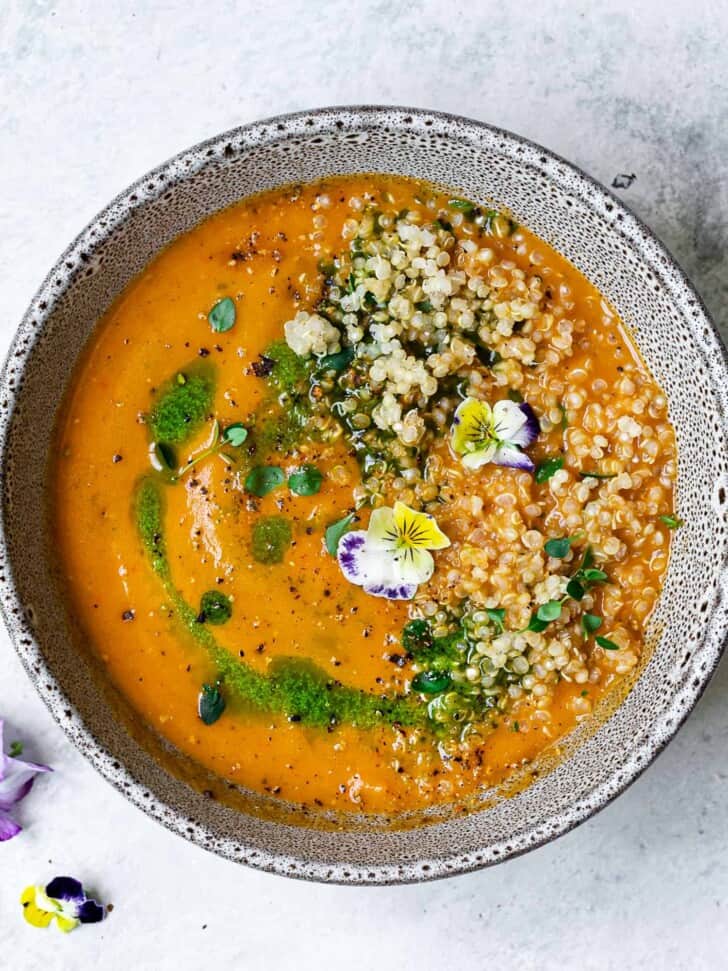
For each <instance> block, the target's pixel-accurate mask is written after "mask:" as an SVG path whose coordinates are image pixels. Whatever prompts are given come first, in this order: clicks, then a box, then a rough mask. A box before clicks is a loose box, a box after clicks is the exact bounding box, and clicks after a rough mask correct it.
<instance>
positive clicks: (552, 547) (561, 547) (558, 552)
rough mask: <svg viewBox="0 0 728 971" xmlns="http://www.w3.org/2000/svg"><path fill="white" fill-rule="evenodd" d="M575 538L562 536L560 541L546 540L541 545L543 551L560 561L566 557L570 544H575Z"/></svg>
mask: <svg viewBox="0 0 728 971" xmlns="http://www.w3.org/2000/svg"><path fill="white" fill-rule="evenodd" d="M575 540H576V536H564V537H562V538H561V539H548V540H546V542H545V543H544V545H543V548H544V550H546V552H547V553H548V555H549V556H553V557H554V559H557V560H562V559H563V558H564V557H565V556H567V555H568V553H569V550H570V549H571V544H572V543H573V542H575Z"/></svg>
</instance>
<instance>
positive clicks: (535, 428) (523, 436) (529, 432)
mask: <svg viewBox="0 0 728 971" xmlns="http://www.w3.org/2000/svg"><path fill="white" fill-rule="evenodd" d="M518 407H519V408H520V409H521V411H522V412H523V414H524V415H525V416H526V422H525V424H524V425H523V426H522V428H521V430H520V432H519V437H518V438H512V439H511V443H512V444H513V445H520V446H521V448H526V447H527V446H528V445H533V443H534V442H535V441H536V439H537V438H538V436H539V432H540V431H541V426H540V424H539V421H538V418H537V417H536V415H535V413H534V410H533V408H532V407H531V406H530V405H529V403H528V402H527V401H522V402H521V403H520V404H519V406H518Z"/></svg>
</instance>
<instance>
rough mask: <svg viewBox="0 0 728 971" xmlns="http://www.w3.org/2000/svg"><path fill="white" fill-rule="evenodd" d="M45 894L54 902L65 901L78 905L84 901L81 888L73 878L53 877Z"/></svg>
mask: <svg viewBox="0 0 728 971" xmlns="http://www.w3.org/2000/svg"><path fill="white" fill-rule="evenodd" d="M45 892H46V894H47V895H48V896H49V897H53V898H55V899H56V900H67V901H71V902H73V903H76V904H79V905H80V904H82V903H83V902H84V900H85V899H86V895H85V894H84V892H83V886H82V885H81V884H80V883H79V881H78V880H74V878H73V877H54V878H53V879H52V880H51V882H50V883H49V884H48V886H47V887H46V888H45Z"/></svg>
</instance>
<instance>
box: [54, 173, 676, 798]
mask: <svg viewBox="0 0 728 971" xmlns="http://www.w3.org/2000/svg"><path fill="white" fill-rule="evenodd" d="M57 441H58V449H57V455H56V456H55V458H54V461H55V466H56V468H55V478H54V481H55V495H54V504H53V521H54V529H55V534H56V540H57V548H58V554H59V557H60V561H61V567H62V572H63V574H64V576H65V580H66V583H67V588H68V597H69V602H70V605H71V610H72V612H73V613H74V616H75V618H76V620H77V621H78V624H79V625H80V627H81V629H82V631H83V632H84V637H85V640H87V641H88V643H89V644H90V645H91V648H92V649H93V650H94V651H95V652H96V654H97V655H98V657H99V659H100V661H101V663H102V664H103V666H104V668H105V670H106V672H107V674H108V678H109V679H111V680H112V682H113V683H114V684H115V685H116V686H117V687H118V689H119V690H120V691H121V692H122V694H123V695H124V696H125V697H126V699H127V700H128V701H129V702H130V704H131V706H132V708H133V709H134V710H135V711H136V712H137V713H138V717H139V719H141V720H143V721H144V722H146V723H147V724H148V725H150V726H152V728H153V729H154V730H155V731H156V732H157V733H159V734H160V735H161V736H162V737H163V738H165V739H166V740H168V741H169V742H171V743H172V745H173V746H174V747H176V748H177V749H178V750H180V751H181V752H183V753H185V754H186V755H188V756H191V757H192V759H193V760H195V762H196V763H198V764H200V765H201V766H202V767H204V768H205V769H207V770H211V771H212V772H213V773H215V774H216V775H217V776H219V777H221V778H223V779H225V780H229V781H230V782H232V783H235V784H238V785H241V786H245V787H249V788H251V789H253V790H256V791H259V792H263V793H270V794H273V795H276V796H278V797H280V798H281V799H284V800H288V801H290V802H293V803H298V804H300V803H303V804H305V805H307V806H314V807H325V808H328V809H336V810H350V811H364V812H385V813H397V812H401V811H405V810H413V809H422V808H424V807H427V806H429V805H433V804H437V803H456V804H458V805H463V806H464V805H467V804H468V803H470V802H472V801H473V799H475V798H476V797H477V795H478V793H481V792H483V791H484V790H485V789H486V788H487V787H488V786H491V785H492V784H494V783H496V782H499V781H501V780H503V779H504V778H506V777H507V776H509V775H510V774H511V773H513V772H515V771H516V770H518V769H519V768H522V767H524V766H527V765H528V764H529V762H530V761H532V760H533V759H534V758H535V757H536V756H537V755H538V754H539V753H540V752H541V751H542V750H544V749H545V748H546V747H547V746H553V745H555V744H556V743H557V741H558V739H559V738H560V737H562V736H563V735H564V733H566V732H568V731H569V730H570V729H571V728H572V727H573V726H574V725H575V724H576V723H577V722H578V721H580V720H583V719H585V718H588V717H589V715H590V713H591V712H592V710H593V708H594V706H595V704H596V703H597V701H598V700H599V699H600V698H601V697H602V696H604V695H605V693H606V692H609V691H610V690H613V689H614V687H615V685H616V684H617V683H618V682H619V680H620V679H622V678H624V677H625V676H626V675H627V674H628V673H629V672H630V671H631V670H632V669H633V668H634V666H635V665H636V664H637V663H638V660H639V658H640V654H641V652H642V651H643V649H644V630H645V625H646V622H647V619H648V617H649V615H650V613H651V611H652V610H653V607H654V605H655V601H656V599H657V597H658V595H659V591H660V585H661V581H662V578H663V575H664V572H665V570H666V567H667V562H668V553H669V545H670V530H671V529H674V528H676V527H677V526H679V520H677V519H676V517H675V516H674V514H673V487H674V481H675V477H676V451H675V440H674V433H673V429H672V427H671V425H670V423H669V420H668V416H667V401H666V398H665V395H664V394H663V393H662V391H661V390H660V388H659V387H658V386H657V385H656V384H655V382H654V380H653V379H652V377H651V376H650V374H649V373H648V371H647V370H646V368H645V366H644V364H643V362H642V361H641V359H640V358H639V356H638V354H637V353H636V351H635V349H634V347H633V345H632V343H631V340H630V338H629V336H628V334H627V333H626V331H625V328H624V327H623V325H622V323H621V322H620V321H619V319H618V318H617V317H616V315H615V314H614V312H613V311H612V309H611V308H610V307H609V306H608V305H607V304H606V303H605V301H604V300H603V298H602V297H601V296H600V294H599V293H598V292H597V291H596V290H595V289H594V288H593V287H592V286H591V285H590V284H589V283H587V281H586V280H584V279H583V277H581V276H580V274H579V273H578V272H577V271H576V270H575V269H574V268H573V267H572V266H571V265H570V264H569V263H568V262H567V261H566V260H565V259H563V258H562V257H561V256H559V255H558V254H557V253H556V252H554V251H553V250H552V249H551V248H550V247H549V246H547V245H546V244H545V243H544V242H543V241H542V240H540V239H538V238H537V237H535V236H534V235H533V234H531V233H530V232H529V231H528V230H526V229H525V228H523V227H521V226H517V225H516V224H515V223H514V222H513V221H512V220H511V219H510V218H509V217H508V216H507V215H506V214H504V213H499V212H497V211H495V210H491V209H487V208H485V207H481V206H477V205H475V204H474V203H471V202H470V201H468V200H464V199H460V198H455V197H453V196H452V195H449V194H447V193H446V192H443V191H441V190H439V189H436V188H434V187H432V186H429V185H424V184H419V183H416V182H413V181H409V180H405V179H401V178H394V177H388V176H377V175H366V176H356V177H346V178H343V177H342V178H335V179H330V180H327V181H326V182H322V183H319V184H315V185H305V186H295V187H288V188H286V189H281V190H276V191H274V192H271V193H267V194H265V195H261V196H258V197H255V198H252V199H248V200H245V201H244V202H241V203H240V204H238V205H236V206H233V207H232V208H230V209H227V210H225V211H223V212H220V213H218V214H217V215H215V216H213V217H212V218H210V219H208V220H207V221H206V222H204V223H202V224H201V225H199V226H197V227H196V228H195V229H193V230H192V231H191V232H189V233H187V234H186V235H184V236H182V237H180V238H179V239H177V240H176V241H175V242H174V243H173V244H172V245H171V246H169V247H168V248H167V249H166V250H165V251H164V252H162V253H161V254H160V255H159V256H158V257H157V258H156V259H155V260H154V261H153V262H152V263H151V264H150V265H149V266H148V267H147V268H146V269H145V270H144V272H143V273H142V274H141V275H140V276H139V277H138V278H137V279H136V280H135V281H134V282H133V283H132V284H131V285H130V286H129V287H128V288H127V290H126V291H125V292H124V293H123V294H122V295H121V297H120V298H119V299H118V300H117V301H116V303H115V304H114V305H113V306H112V308H111V309H110V310H109V312H108V313H107V315H106V316H105V318H104V319H103V320H102V321H101V323H100V325H99V327H98V328H97V330H96V332H95V334H94V336H93V338H92V340H91V342H90V346H89V347H88V350H87V352H86V354H85V357H84V359H83V361H82V363H81V364H80V366H79V369H78V372H77V374H76V377H75V381H74V383H73V386H72V388H71V390H70V392H69V396H68V400H67V401H66V403H65V406H64V409H63V412H62V417H61V420H60V425H59V430H58V435H57Z"/></svg>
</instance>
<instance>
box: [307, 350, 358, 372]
mask: <svg viewBox="0 0 728 971" xmlns="http://www.w3.org/2000/svg"><path fill="white" fill-rule="evenodd" d="M355 354H356V351H355V350H354V348H353V347H345V348H344V349H343V350H341V351H337V352H336V354H326V355H325V356H324V357H322V358H321V359H320V360H319V362H318V367H317V370H319V371H336V373H337V374H339V373H340V372H341V371H345V370H346V369H347V368H348V367H349V365H350V364H351V362H352V361H353V360H354V355H355Z"/></svg>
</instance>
